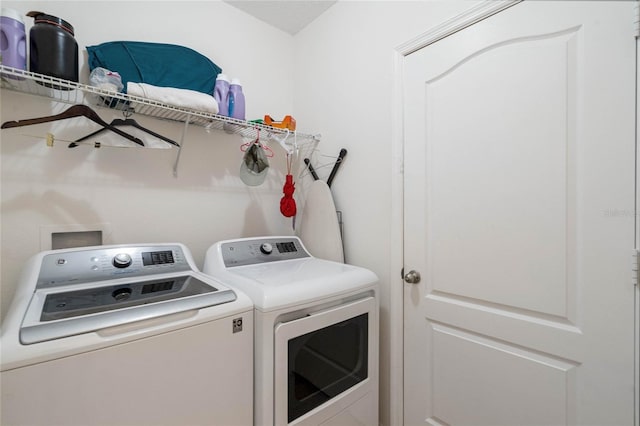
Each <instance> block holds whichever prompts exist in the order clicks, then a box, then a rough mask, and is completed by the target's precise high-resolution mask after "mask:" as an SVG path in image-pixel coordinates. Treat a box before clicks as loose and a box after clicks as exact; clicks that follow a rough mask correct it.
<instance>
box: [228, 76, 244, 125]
mask: <svg viewBox="0 0 640 426" xmlns="http://www.w3.org/2000/svg"><path fill="white" fill-rule="evenodd" d="M229 117H233V118H237V119H238V120H244V119H245V105H244V93H242V84H240V80H238V79H237V78H234V79H233V80H231V85H230V86H229Z"/></svg>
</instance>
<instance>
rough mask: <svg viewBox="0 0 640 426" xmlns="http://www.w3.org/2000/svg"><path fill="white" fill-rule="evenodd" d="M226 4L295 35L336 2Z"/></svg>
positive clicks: (233, 0) (248, 0) (245, 0)
mask: <svg viewBox="0 0 640 426" xmlns="http://www.w3.org/2000/svg"><path fill="white" fill-rule="evenodd" d="M224 2H225V3H228V4H230V5H231V6H234V7H236V8H238V9H240V10H242V11H244V12H246V13H248V14H250V15H252V16H254V17H256V18H258V19H259V20H261V21H263V22H266V23H267V24H271V25H273V26H274V27H276V28H280V29H281V30H283V31H285V32H287V33H289V34H292V35H293V34H295V33H297V32H298V31H300V30H301V29H303V28H304V27H306V26H307V25H308V24H309V23H310V22H311V21H313V20H314V19H316V18H317V17H318V16H320V15H321V14H322V13H324V11H325V10H327V9H328V8H330V7H331V6H332V5H333V4H334V3H335V2H336V0H256V1H254V0H224Z"/></svg>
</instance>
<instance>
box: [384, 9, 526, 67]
mask: <svg viewBox="0 0 640 426" xmlns="http://www.w3.org/2000/svg"><path fill="white" fill-rule="evenodd" d="M521 1H522V0H496V1H492V0H490V1H484V2H482V3H480V4H478V5H476V6H473V7H471V8H470V9H468V10H466V11H464V12H462V13H461V14H459V15H457V16H454V17H453V18H451V19H450V20H448V21H445V22H443V23H442V24H440V25H438V26H436V27H434V28H432V29H430V30H429V31H427V32H426V33H424V34H421V35H419V36H418V37H416V38H414V39H411V40H409V41H407V42H405V43H403V44H401V45H400V46H398V47H397V48H396V51H398V52H399V53H400V54H401V55H402V56H407V55H409V54H411V53H413V52H415V51H416V50H420V49H422V48H423V47H426V46H428V45H430V44H433V43H435V42H437V41H438V40H442V39H443V38H445V37H448V36H450V35H451V34H454V33H457V32H458V31H460V30H463V29H465V28H467V27H469V26H471V25H473V24H475V23H476V22H480V21H482V20H483V19H486V18H488V17H489V16H492V15H495V14H496V13H498V12H501V11H503V10H505V9H507V8H509V7H511V6H513V5H516V4H518V3H520V2H521Z"/></svg>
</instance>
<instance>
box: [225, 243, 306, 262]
mask: <svg viewBox="0 0 640 426" xmlns="http://www.w3.org/2000/svg"><path fill="white" fill-rule="evenodd" d="M220 249H221V251H222V260H223V261H224V266H226V267H227V268H229V267H233V266H243V265H254V264H256V263H267V262H279V261H283V260H291V259H302V258H305V257H311V255H310V254H309V253H308V252H307V251H306V250H305V249H304V247H303V246H302V243H301V242H300V239H298V237H277V238H256V239H243V240H236V241H227V242H224V243H222V244H221V245H220Z"/></svg>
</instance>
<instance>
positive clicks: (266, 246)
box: [260, 243, 273, 254]
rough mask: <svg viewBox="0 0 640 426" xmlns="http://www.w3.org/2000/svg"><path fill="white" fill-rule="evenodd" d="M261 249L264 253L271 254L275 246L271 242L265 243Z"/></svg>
mask: <svg viewBox="0 0 640 426" xmlns="http://www.w3.org/2000/svg"><path fill="white" fill-rule="evenodd" d="M260 251H261V252H262V253H264V254H271V252H272V251H273V246H272V245H271V244H269V243H263V244H262V245H261V246H260Z"/></svg>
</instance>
